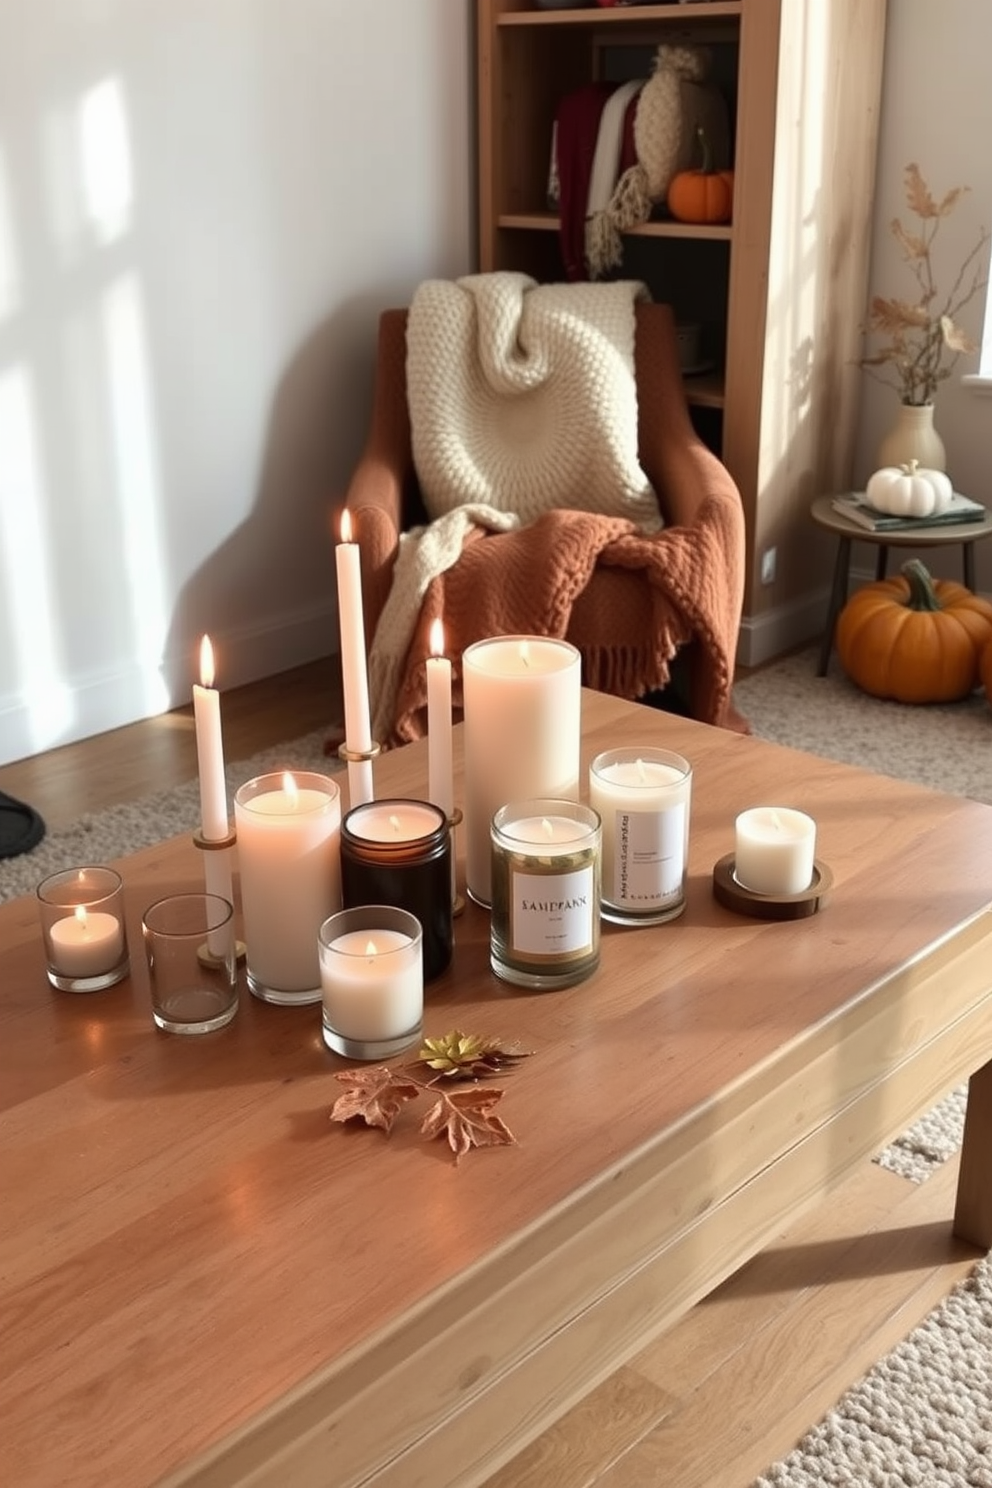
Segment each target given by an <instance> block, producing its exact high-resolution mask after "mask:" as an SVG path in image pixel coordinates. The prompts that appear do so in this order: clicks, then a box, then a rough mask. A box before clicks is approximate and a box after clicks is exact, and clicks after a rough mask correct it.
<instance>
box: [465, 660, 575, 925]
mask: <svg viewBox="0 0 992 1488" xmlns="http://www.w3.org/2000/svg"><path fill="white" fill-rule="evenodd" d="M462 689H463V695H464V704H465V846H466V855H467V869H466V878H467V886H468V891H469V893H470V894H471V896H472V898H473V899H475V900H476V901H477V902H478V903H480V904H484V905H488V904H489V902H490V898H491V893H492V883H491V864H490V853H491V840H490V828H491V824H492V818H493V815H494V813H495V812H496V811H497V810H498V809H499V808H500V807H501V806H504V805H505V804H506V803H507V802H508V801H511V800H516V801H519V800H525V799H527V798H534V797H539V796H540V797H549V798H556V799H560V800H572V801H575V800H578V796H579V745H580V735H581V729H582V717H581V712H582V668H581V657H580V655H579V652H578V651H577V650H576V648H575V647H574V646H572V645H571V644H570V643H569V642H568V641H560V640H553V639H550V638H548V637H545V636H494V637H493V638H492V639H490V640H485V641H477V642H476V643H475V644H474V645H472V646H469V647H468V648H467V649H466V651H465V652H464V654H463V656H462Z"/></svg>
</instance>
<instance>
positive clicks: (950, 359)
mask: <svg viewBox="0 0 992 1488" xmlns="http://www.w3.org/2000/svg"><path fill="white" fill-rule="evenodd" d="M905 179H906V201H907V204H908V206H909V209H910V211H911V212H912V213H913V214H914V216H916V217H917V218H918V219H919V225H918V226H917V227H916V228H915V229H914V228H907V227H906V226H905V225H904V224H903V223H902V222H901V221H900V219H899V218H898V217H896V218H894V219H893V222H892V228H891V230H892V233H893V236H894V237H895V239H896V241H897V242H898V244H899V247H900V248H901V250H902V255H903V259H904V260H905V262H906V263H907V264H908V265H909V269H910V272H911V274H912V276H913V278H914V279H915V281H916V286H917V290H918V294H917V297H916V298H915V299H914V300H903V299H885V298H883V297H882V296H881V295H876V296H875V298H874V299H873V300H872V302H871V304H870V306H869V315H868V324H867V325H866V326H865V331H866V332H867V334H869V335H877V336H882V337H884V338H885V340H884V342H883V344H882V346H881V347H880V348H879V349H878V350H877V351H876V352H875V353H874V355H872V356H865V357H862V358H861V360H860V365H861V366H862V367H865V368H867V369H868V370H869V371H870V372H871V373H872V375H873V376H875V377H877V378H878V380H879V381H880V382H884V383H886V384H887V385H888V386H889V387H894V388H895V389H896V390H897V392H898V393H899V396H900V398H901V400H902V402H903V403H912V404H916V405H919V404H924V403H932V402H933V400H934V396H935V394H936V391H937V386H938V384H939V383H940V382H942V381H943V380H944V378H946V377H950V375H951V372H952V370H953V367H954V364H955V362H956V361H957V359H958V357H959V356H960V354H961V353H962V352H972V351H976V350H977V349H978V348H977V347H976V345H975V343H974V342H973V341H972V340H971V338H970V336H968V334H967V333H966V332H965V331H964V330H963V329H962V328H961V326H960V325H959V324H958V323H957V316H958V315H959V314H960V312H961V310H962V309H963V308H964V306H965V305H967V304H968V303H969V302H970V301H971V300H973V299H974V298H975V296H976V295H977V294H978V293H979V292H980V291H981V290H982V289H984V288H985V286H986V284H987V283H988V274H987V265H986V260H985V255H984V252H983V250H984V247H985V244H986V243H987V242H988V240H989V232H988V229H987V228H985V227H983V228H982V229H981V231H980V233H979V236H978V241H977V242H976V243H975V245H974V247H973V248H972V249H971V252H970V253H968V254H967V255H966V257H965V259H964V262H963V263H962V264H961V267H960V268H959V270H958V272H957V275H956V277H955V278H954V281H953V283H952V284H951V287H950V290H949V291H948V293H947V294H946V295H943V296H941V294H940V292H939V290H938V288H937V283H936V277H935V269H934V262H933V253H934V243H935V241H936V238H937V234H938V232H939V231H940V227H941V224H942V223H943V221H944V219H945V218H947V217H949V216H950V215H951V213H952V212H953V211H954V209H955V207H956V206H957V204H958V202H959V201H960V199H961V197H962V196H963V195H964V194H965V192H967V191H968V190H969V188H968V187H967V186H954V187H952V188H951V190H950V191H948V192H947V194H946V196H944V197H943V198H942V199H941V200H940V201H937V200H936V199H935V198H934V197H933V196H931V194H930V190H929V188H928V186H927V184H926V182H925V181H924V179H923V177H922V175H921V174H920V169H919V166H917V165H908V166H907V167H906V178H905ZM877 368H884V369H885V373H884V374H883V373H880V372H878V371H876V370H875V369H877Z"/></svg>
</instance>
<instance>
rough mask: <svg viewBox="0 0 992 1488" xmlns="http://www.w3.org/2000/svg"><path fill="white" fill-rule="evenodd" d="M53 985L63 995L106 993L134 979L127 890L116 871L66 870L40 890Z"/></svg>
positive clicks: (51, 875) (38, 888)
mask: <svg viewBox="0 0 992 1488" xmlns="http://www.w3.org/2000/svg"><path fill="white" fill-rule="evenodd" d="M35 892H36V894H37V898H38V910H39V913H40V915H41V933H42V938H43V940H44V943H45V960H46V962H47V970H48V980H49V981H50V982H51V984H52V986H53V987H57V988H58V989H59V991H60V992H100V991H102V989H103V988H104V987H112V986H113V985H114V983H115V982H119V981H120V980H121V979H122V978H123V977H126V976H127V973H128V966H129V962H128V953H127V935H126V933H125V929H124V890H123V885H122V883H121V876H120V874H119V873H117V872H115V871H114V869H113V868H100V867H85V868H66V869H64V870H63V871H62V872H61V873H52V874H50V875H49V877H48V878H45V879H42V881H41V883H40V884H39V885H38V887H37V889H36V891H35Z"/></svg>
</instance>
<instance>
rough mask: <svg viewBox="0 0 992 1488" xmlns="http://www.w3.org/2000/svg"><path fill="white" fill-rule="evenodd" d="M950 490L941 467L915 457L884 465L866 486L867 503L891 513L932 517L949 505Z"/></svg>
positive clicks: (895, 515)
mask: <svg viewBox="0 0 992 1488" xmlns="http://www.w3.org/2000/svg"><path fill="white" fill-rule="evenodd" d="M953 494H954V487H953V486H952V485H951V482H950V479H949V477H948V476H946V475H945V474H944V472H943V471H942V470H927V469H926V468H925V467H924V466H922V465H920V463H919V461H918V460H907V462H906V464H905V465H883V467H882V469H881V470H876V471H875V474H874V475H873V476H871V477H870V478H869V481H868V484H867V486H866V487H865V499H866V500H867V502H868V505H869V506H873V507H874V508H875V510H876V511H880V512H886V513H887V514H888V515H890V516H893V517H935V516H937V514H938V512H942V511H943V510H944V508H945V507H947V506H950V504H951V497H952V496H953Z"/></svg>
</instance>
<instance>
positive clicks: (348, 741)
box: [334, 507, 375, 806]
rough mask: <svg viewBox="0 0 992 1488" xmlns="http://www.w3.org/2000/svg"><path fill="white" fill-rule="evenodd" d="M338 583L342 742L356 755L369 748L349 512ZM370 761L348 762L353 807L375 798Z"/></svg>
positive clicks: (338, 553)
mask: <svg viewBox="0 0 992 1488" xmlns="http://www.w3.org/2000/svg"><path fill="white" fill-rule="evenodd" d="M334 559H335V565H336V572H337V580H338V617H339V621H340V626H341V685H342V688H343V691H344V742H345V747H346V748H347V749H349V750H351V751H352V752H353V753H355V754H365V753H367V752H368V751H369V750H370V749H371V748H372V722H371V718H370V715H369V675H368V660H367V658H366V655H365V615H364V611H363V608H362V570H361V555H360V553H359V550H358V544H357V543H355V542H352V534H351V513H350V512H349V511H348V509H347V507H346V508H345V510H344V511H343V512H342V513H341V541H340V542H339V543H338V545H337V548H336V549H335V553H334ZM374 793H375V792H374V789H373V781H372V761H371V759H357V760H349V761H348V799H349V802H350V804H351V805H352V806H361V805H362V804H363V803H364V802H365V801H371V800H372V797H373V795H374Z"/></svg>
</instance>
